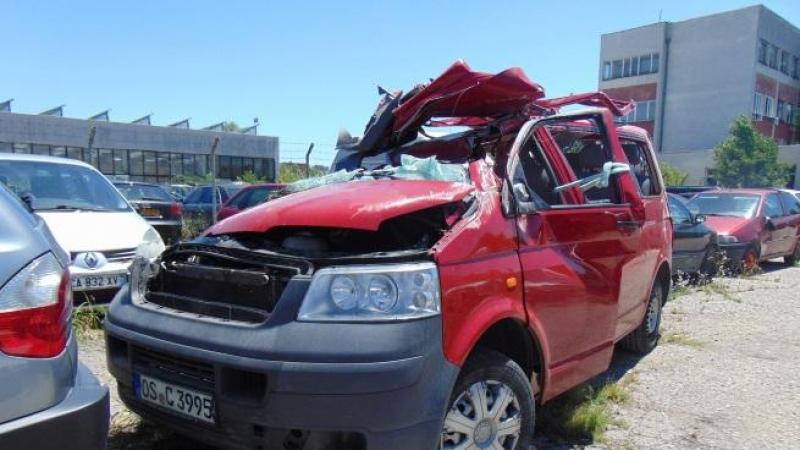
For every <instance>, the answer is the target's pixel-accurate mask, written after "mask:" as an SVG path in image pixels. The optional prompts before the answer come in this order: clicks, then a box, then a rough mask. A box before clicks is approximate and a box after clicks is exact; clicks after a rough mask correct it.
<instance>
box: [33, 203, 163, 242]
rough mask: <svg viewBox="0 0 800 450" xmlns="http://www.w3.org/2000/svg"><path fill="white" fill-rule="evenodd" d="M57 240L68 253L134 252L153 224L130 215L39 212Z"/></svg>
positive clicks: (120, 213) (85, 212)
mask: <svg viewBox="0 0 800 450" xmlns="http://www.w3.org/2000/svg"><path fill="white" fill-rule="evenodd" d="M36 214H37V215H38V216H39V217H41V218H42V219H43V220H44V221H45V223H47V226H48V227H49V228H50V231H51V232H52V233H53V236H55V238H56V241H57V242H58V243H59V244H60V245H61V247H63V248H64V250H66V251H67V252H87V251H108V250H123V249H133V248H136V247H138V246H139V244H141V243H142V237H144V234H145V232H147V230H148V229H150V225H148V224H147V222H145V220H144V219H142V218H141V217H140V216H139V215H138V214H136V213H135V212H133V211H129V212H95V211H40V212H37V213H36Z"/></svg>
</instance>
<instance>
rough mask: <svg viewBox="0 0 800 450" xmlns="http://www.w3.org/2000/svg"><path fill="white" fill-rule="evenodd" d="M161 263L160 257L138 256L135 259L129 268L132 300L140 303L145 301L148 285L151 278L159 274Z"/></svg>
mask: <svg viewBox="0 0 800 450" xmlns="http://www.w3.org/2000/svg"><path fill="white" fill-rule="evenodd" d="M160 263H161V259H160V258H152V259H151V258H145V257H142V256H138V257H136V258H135V259H134V260H133V262H132V263H131V267H130V269H128V271H129V272H130V275H131V276H130V282H129V283H128V284H129V290H130V294H131V302H133V303H134V304H137V305H138V304H141V303H143V302H144V301H145V294H147V285H148V283H150V280H152V279H153V278H155V277H156V276H157V275H158V272H159V269H160Z"/></svg>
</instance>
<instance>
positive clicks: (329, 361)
mask: <svg viewBox="0 0 800 450" xmlns="http://www.w3.org/2000/svg"><path fill="white" fill-rule="evenodd" d="M383 94H384V95H383V98H382V101H381V103H380V105H379V107H378V109H377V111H376V112H375V114H374V115H373V117H372V118H371V119H370V121H369V124H368V125H367V128H366V130H365V132H364V135H363V136H362V137H361V138H357V139H356V138H352V137H350V136H349V135H348V134H347V133H345V132H343V133H341V135H340V139H339V145H338V147H339V150H338V154H337V157H336V160H335V162H334V167H333V171H332V173H331V174H330V175H327V176H325V177H322V178H318V179H311V180H304V181H302V182H299V183H295V184H293V185H290V186H288V187H287V188H286V189H287V192H291V193H289V194H288V195H285V196H283V197H281V198H278V199H276V200H273V201H270V202H268V203H266V204H262V205H259V206H257V207H255V208H252V209H249V210H247V211H244V212H242V213H240V214H238V215H236V216H234V217H231V218H230V219H227V220H224V221H222V222H220V223H218V224H217V225H215V226H214V227H212V228H211V229H209V230H208V232H207V233H206V234H205V235H204V236H203V237H202V238H199V239H197V240H196V241H193V242H190V243H181V244H178V245H175V246H172V247H170V248H169V249H168V250H166V251H165V252H164V253H163V254H162V255H161V257H160V258H157V259H155V260H144V259H140V260H137V261H136V263H135V264H134V266H133V268H132V273H131V281H130V284H129V286H128V287H126V288H124V289H123V290H122V292H121V293H120V294H119V295H118V296H117V297H116V298H115V299H114V301H113V303H112V304H111V307H110V311H109V312H108V315H107V320H106V324H105V329H106V334H107V348H108V365H109V369H110V371H111V373H112V374H113V375H114V377H116V379H117V381H118V383H119V393H120V396H121V397H122V399H123V401H124V402H125V403H126V404H127V405H128V407H129V408H131V409H132V410H134V411H135V412H137V413H138V414H140V415H142V416H143V417H145V418H146V419H148V420H150V421H152V422H156V423H159V424H162V425H164V426H167V427H169V428H171V429H174V430H177V431H178V432H180V433H183V434H185V435H187V436H190V437H192V438H194V439H198V440H201V441H204V442H208V443H210V444H213V445H216V446H220V447H224V448H230V449H284V450H285V449H305V450H311V449H313V450H321V449H326V450H327V449H336V448H343V449H351V450H359V449H362V450H363V449H371V450H394V449H403V450H409V449H412V450H420V449H422V450H433V449H439V448H443V449H466V448H481V449H483V448H491V449H498V450H499V449H504V450H522V449H525V450H527V449H528V446H529V444H530V442H531V439H532V435H533V429H534V412H535V408H536V405H538V404H542V403H546V402H547V401H549V400H551V399H552V398H554V397H556V396H557V395H559V394H561V393H562V392H564V391H566V390H568V389H570V388H572V387H574V386H575V385H577V384H578V383H580V382H582V381H585V380H587V379H589V378H591V377H593V376H595V375H597V374H599V373H601V372H603V371H605V370H606V369H607V368H608V366H609V363H610V361H611V355H612V353H613V351H614V346H615V344H616V343H617V342H620V343H622V344H623V345H624V346H625V347H627V348H629V349H632V350H634V351H637V352H641V353H645V352H648V351H649V350H651V349H653V348H654V347H655V345H656V344H657V342H658V337H659V335H658V329H659V322H660V319H661V308H662V305H663V303H664V301H665V299H666V298H667V293H668V290H669V286H670V263H671V242H672V234H671V233H672V226H671V223H670V218H669V212H668V208H667V199H666V196H665V192H664V186H663V182H662V179H661V176H660V173H659V171H658V166H657V165H656V163H655V158H654V155H653V150H652V148H651V145H650V142H649V141H648V138H647V135H646V133H645V132H644V131H642V130H641V129H638V128H635V127H631V126H621V127H617V126H615V124H614V118H615V117H619V116H622V115H624V114H626V113H627V112H629V111H630V110H631V108H632V105H631V104H629V103H625V102H618V101H613V100H610V99H608V97H606V96H605V95H603V94H601V93H591V94H585V95H578V96H572V97H569V98H563V99H550V100H548V99H544V90H543V89H542V88H541V87H540V86H539V85H537V84H535V83H533V82H531V81H530V80H528V78H527V77H525V75H524V74H523V73H522V71H521V70H519V69H510V70H507V71H504V72H501V73H499V74H487V73H480V72H474V71H472V70H471V69H470V68H469V67H468V66H467V65H466V64H464V63H463V62H457V63H455V64H454V65H453V66H451V67H450V68H449V69H448V70H447V71H445V72H444V73H443V74H442V75H441V76H440V77H438V78H437V79H435V80H433V81H432V82H430V83H427V84H423V85H420V86H417V87H415V88H414V89H412V90H411V91H410V92H408V93H405V94H404V93H402V92H391V93H388V92H385V91H383ZM577 104H580V105H584V106H587V107H588V108H587V109H583V110H579V111H575V112H569V113H559V108H560V107H562V106H565V105H577ZM437 126H450V127H458V128H457V129H458V130H461V131H459V132H457V133H450V134H443V133H439V132H437V128H436V127H437ZM451 130H452V128H451Z"/></svg>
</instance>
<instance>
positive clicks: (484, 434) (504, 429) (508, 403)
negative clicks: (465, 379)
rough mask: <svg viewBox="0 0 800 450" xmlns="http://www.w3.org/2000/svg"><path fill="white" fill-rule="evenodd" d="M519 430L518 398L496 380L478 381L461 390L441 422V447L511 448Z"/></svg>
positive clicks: (462, 449) (445, 449) (472, 449)
mask: <svg viewBox="0 0 800 450" xmlns="http://www.w3.org/2000/svg"><path fill="white" fill-rule="evenodd" d="M521 432H522V412H521V411H520V408H519V400H518V399H517V397H516V395H514V391H512V390H511V388H510V387H508V386H507V385H505V384H504V383H501V382H499V381H493V380H488V381H479V382H477V383H475V384H473V385H471V386H469V387H468V388H467V389H465V390H464V391H463V392H461V393H460V394H459V395H458V397H456V400H455V401H454V402H453V404H452V405H451V406H450V410H449V411H448V413H447V417H446V418H445V420H444V425H443V426H442V444H441V448H442V450H467V449H469V450H477V449H480V450H483V449H491V450H513V449H514V448H515V446H516V445H517V442H518V441H519V437H520V433H521Z"/></svg>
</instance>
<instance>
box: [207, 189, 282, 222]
mask: <svg viewBox="0 0 800 450" xmlns="http://www.w3.org/2000/svg"><path fill="white" fill-rule="evenodd" d="M284 186H286V185H285V184H281V183H266V184H254V185H251V186H247V187H245V188H244V189H242V190H240V191H239V192H237V193H236V194H235V195H234V196H233V197H231V198H229V199H228V201H227V202H225V203H224V204H223V205H222V207H221V208H220V210H219V213H218V214H217V220H223V219H227V218H228V217H230V216H233V215H235V214H238V213H240V212H242V211H244V210H245V209H248V208H252V207H253V206H256V205H260V204H261V203H264V202H265V201H267V200H268V199H269V196H270V194H272V193H274V192H275V191H277V190H279V189H281V188H283V187H284Z"/></svg>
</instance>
